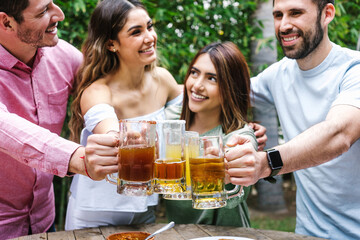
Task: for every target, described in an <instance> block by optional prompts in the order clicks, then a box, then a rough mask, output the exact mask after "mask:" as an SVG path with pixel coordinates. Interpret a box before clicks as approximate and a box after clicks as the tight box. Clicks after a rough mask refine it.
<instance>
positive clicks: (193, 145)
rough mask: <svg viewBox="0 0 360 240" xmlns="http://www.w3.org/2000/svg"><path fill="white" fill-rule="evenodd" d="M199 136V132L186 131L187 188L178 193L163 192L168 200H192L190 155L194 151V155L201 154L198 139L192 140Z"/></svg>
mask: <svg viewBox="0 0 360 240" xmlns="http://www.w3.org/2000/svg"><path fill="white" fill-rule="evenodd" d="M192 137H195V138H198V137H199V133H198V132H194V131H185V135H184V144H185V151H184V155H185V183H186V184H185V185H186V190H185V192H182V193H176V194H163V198H165V199H168V200H191V179H190V162H189V155H190V152H192V156H193V157H194V156H197V155H198V154H199V144H198V142H196V141H191V142H190V138H192Z"/></svg>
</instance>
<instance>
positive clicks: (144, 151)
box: [106, 120, 156, 196]
mask: <svg viewBox="0 0 360 240" xmlns="http://www.w3.org/2000/svg"><path fill="white" fill-rule="evenodd" d="M119 127H120V130H119V154H118V158H119V163H118V164H119V171H118V176H117V177H116V176H115V175H114V174H109V175H108V176H106V180H107V181H108V182H110V183H113V184H117V192H118V193H120V194H124V195H128V196H147V195H151V194H152V193H153V189H152V180H153V172H154V161H155V143H156V142H155V140H156V122H155V121H133V120H120V121H119ZM114 180H117V182H115V181H114Z"/></svg>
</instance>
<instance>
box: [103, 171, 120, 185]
mask: <svg viewBox="0 0 360 240" xmlns="http://www.w3.org/2000/svg"><path fill="white" fill-rule="evenodd" d="M105 179H106V181H107V182H108V183H111V184H114V185H117V179H118V177H117V176H115V174H114V173H110V174H108V175H106V177H105Z"/></svg>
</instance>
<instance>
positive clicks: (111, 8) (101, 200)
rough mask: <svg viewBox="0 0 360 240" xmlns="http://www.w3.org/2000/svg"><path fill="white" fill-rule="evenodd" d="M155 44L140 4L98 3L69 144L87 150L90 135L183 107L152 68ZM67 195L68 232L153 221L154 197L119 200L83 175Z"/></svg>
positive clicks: (167, 79)
mask: <svg viewBox="0 0 360 240" xmlns="http://www.w3.org/2000/svg"><path fill="white" fill-rule="evenodd" d="M156 41H157V36H156V33H155V30H154V28H153V24H152V21H151V18H150V17H149V15H148V13H147V11H146V9H145V8H144V6H143V5H142V4H141V2H139V1H136V0H130V1H126V0H104V1H102V2H100V3H99V5H98V6H97V7H96V9H95V10H94V12H93V14H92V16H91V20H90V23H89V34H88V37H87V39H86V41H85V43H84V46H83V54H84V63H83V64H82V66H81V68H80V70H79V73H78V78H77V84H78V86H77V89H76V92H75V98H74V101H73V103H72V106H71V109H72V117H71V120H70V130H71V138H72V139H73V140H76V141H81V144H86V140H87V137H88V136H89V135H91V134H93V133H109V134H112V133H113V132H114V131H115V132H117V131H118V129H119V126H118V119H144V120H160V119H164V118H165V114H164V107H165V106H166V105H169V104H181V102H182V90H181V87H179V86H178V85H177V83H176V81H175V79H174V78H173V77H172V75H171V74H170V73H169V72H168V71H167V70H166V69H164V68H160V67H157V66H156V65H155V62H156ZM90 177H91V176H90ZM70 192H71V194H70V198H69V204H68V209H67V216H66V223H65V229H66V230H71V229H78V228H87V227H98V226H104V225H124V224H139V223H151V222H154V221H155V211H154V210H155V206H156V205H157V203H158V196H157V195H152V196H148V197H129V196H123V195H120V194H118V193H117V192H116V186H115V185H111V184H109V183H106V182H105V180H103V181H92V180H91V179H89V178H87V177H84V176H81V175H76V176H74V179H73V181H72V183H71V188H70Z"/></svg>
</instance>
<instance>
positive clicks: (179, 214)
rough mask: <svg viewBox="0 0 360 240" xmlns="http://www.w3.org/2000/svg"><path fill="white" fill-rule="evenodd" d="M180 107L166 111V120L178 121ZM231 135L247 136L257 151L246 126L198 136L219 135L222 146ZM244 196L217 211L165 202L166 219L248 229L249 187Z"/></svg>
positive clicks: (230, 187)
mask: <svg viewBox="0 0 360 240" xmlns="http://www.w3.org/2000/svg"><path fill="white" fill-rule="evenodd" d="M180 112H181V107H178V108H173V107H172V108H171V109H167V111H166V116H167V119H179V116H180ZM233 134H239V135H247V136H249V137H250V139H251V143H252V144H253V146H254V148H255V149H257V141H256V137H255V135H254V131H253V130H252V129H251V128H250V127H249V126H247V125H245V126H244V127H243V128H241V129H238V130H236V131H233V132H231V133H229V134H227V135H225V134H224V133H223V130H222V127H221V125H219V126H217V127H215V128H213V129H211V130H210V131H208V132H206V133H204V134H201V135H200V136H214V135H221V136H222V137H223V141H224V145H225V144H226V142H227V141H228V140H229V139H230V137H231V136H232V135H233ZM225 188H226V189H227V190H231V189H233V188H234V185H233V184H231V183H229V184H227V185H226V186H225ZM243 189H244V195H243V196H242V197H234V198H231V199H229V200H228V201H227V205H226V207H223V208H218V209H206V210H198V209H193V208H192V202H191V200H166V199H164V202H165V207H166V217H167V218H168V220H169V221H174V222H175V223H177V224H188V223H195V224H211V225H221V226H237V227H250V217H249V210H248V206H247V204H246V199H247V197H248V195H249V192H250V190H251V186H249V187H244V188H243Z"/></svg>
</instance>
